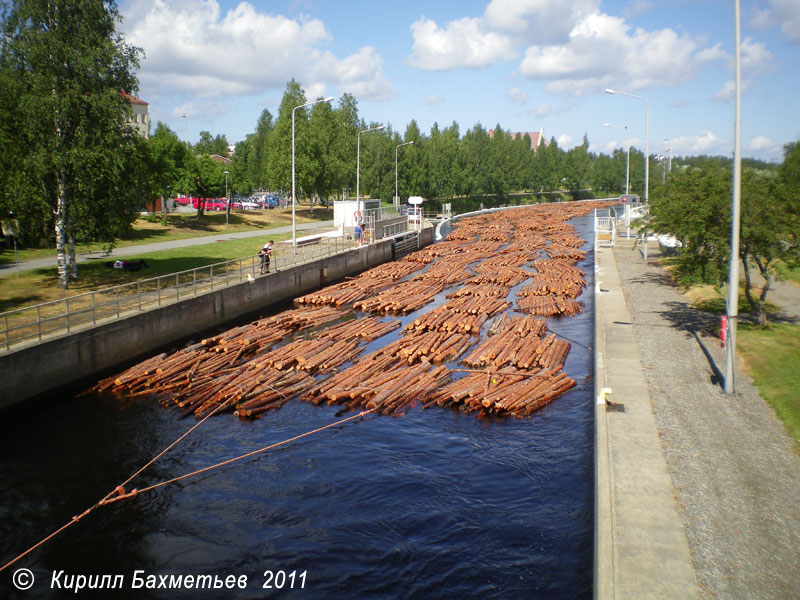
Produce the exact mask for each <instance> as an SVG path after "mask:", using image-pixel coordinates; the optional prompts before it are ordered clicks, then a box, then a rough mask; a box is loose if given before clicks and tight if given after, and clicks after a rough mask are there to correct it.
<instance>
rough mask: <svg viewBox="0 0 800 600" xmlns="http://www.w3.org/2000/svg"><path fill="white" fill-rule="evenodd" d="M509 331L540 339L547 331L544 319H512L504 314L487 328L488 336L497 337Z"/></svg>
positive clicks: (520, 317)
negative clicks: (536, 336)
mask: <svg viewBox="0 0 800 600" xmlns="http://www.w3.org/2000/svg"><path fill="white" fill-rule="evenodd" d="M507 329H511V330H513V331H514V332H515V333H516V334H517V335H520V336H523V337H524V336H528V335H538V336H539V337H542V336H543V335H544V333H545V331H546V330H547V323H546V321H545V320H544V319H537V318H536V317H523V316H518V317H512V316H509V314H508V313H505V314H504V315H503V316H502V317H500V318H499V319H497V320H496V321H495V322H494V323H492V326H491V327H490V328H489V332H488V333H489V335H490V336H491V335H497V334H498V333H502V332H503V331H505V330H507Z"/></svg>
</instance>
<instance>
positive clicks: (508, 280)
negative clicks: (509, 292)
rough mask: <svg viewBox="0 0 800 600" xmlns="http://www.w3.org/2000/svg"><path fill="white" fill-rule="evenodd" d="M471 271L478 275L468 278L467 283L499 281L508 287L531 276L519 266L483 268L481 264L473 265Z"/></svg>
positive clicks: (481, 283)
mask: <svg viewBox="0 0 800 600" xmlns="http://www.w3.org/2000/svg"><path fill="white" fill-rule="evenodd" d="M472 270H473V271H475V272H477V273H478V275H476V276H475V277H473V278H472V279H468V280H467V283H469V284H480V285H483V284H486V283H499V284H502V285H506V286H508V287H514V286H515V285H517V284H520V283H522V282H523V281H525V280H526V279H528V277H530V276H531V273H530V272H529V271H526V270H525V269H522V268H520V267H500V268H496V269H488V268H484V267H483V265H477V266H475V267H473V269H472Z"/></svg>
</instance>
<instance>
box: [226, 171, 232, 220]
mask: <svg viewBox="0 0 800 600" xmlns="http://www.w3.org/2000/svg"><path fill="white" fill-rule="evenodd" d="M228 173H230V171H225V225H226V226H227V225H228V220H229V217H230V214H231V199H230V198H228Z"/></svg>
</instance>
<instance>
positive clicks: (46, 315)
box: [0, 238, 352, 352]
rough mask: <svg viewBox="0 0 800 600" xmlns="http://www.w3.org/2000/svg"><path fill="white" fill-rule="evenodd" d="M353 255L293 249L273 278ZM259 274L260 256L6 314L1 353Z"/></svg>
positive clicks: (335, 243)
mask: <svg viewBox="0 0 800 600" xmlns="http://www.w3.org/2000/svg"><path fill="white" fill-rule="evenodd" d="M323 239H325V238H323ZM350 249H352V246H351V245H350V244H346V243H345V242H344V240H340V239H339V238H328V239H327V243H326V244H324V247H322V245H320V244H314V245H308V246H298V248H297V253H296V254H294V253H293V252H292V251H291V250H290V249H288V248H287V249H280V250H276V251H274V252H273V255H272V261H271V263H272V264H271V265H270V266H271V268H272V272H277V271H278V270H283V269H287V268H289V267H293V266H296V265H300V264H304V263H306V262H311V261H314V260H317V259H319V258H322V257H325V256H333V255H335V254H340V253H342V252H345V251H347V250H350ZM258 268H259V260H258V256H257V255H252V256H246V257H243V258H236V259H233V260H227V261H223V262H219V263H214V264H210V265H205V266H203V267H197V268H194V269H188V270H185V271H178V272H176V273H169V274H167V275H160V276H158V277H152V278H149V279H141V280H138V281H133V282H131V283H124V284H121V285H115V286H111V287H108V288H103V289H100V290H94V291H91V292H84V293H82V294H76V295H74V296H69V297H67V298H63V299H61V300H51V301H50V302H43V303H40V304H35V305H32V306H26V307H23V308H17V309H14V310H10V311H7V312H3V313H0V352H2V351H3V350H5V351H6V352H8V351H10V350H11V348H12V346H15V345H18V344H22V343H25V342H28V343H39V342H42V341H43V340H44V339H45V338H47V337H48V336H52V335H58V334H60V333H65V332H72V331H75V330H76V329H79V328H88V327H93V326H95V325H97V324H98V322H100V321H103V322H106V321H115V320H119V319H122V318H123V317H125V316H127V315H130V314H133V313H137V312H144V311H147V310H150V309H152V308H157V307H159V306H164V305H167V304H174V303H177V302H180V301H182V300H186V299H188V298H194V297H196V296H200V295H203V294H205V293H208V292H211V291H214V290H216V289H220V288H223V287H228V286H232V285H237V284H239V283H241V282H243V281H252V280H254V279H255V278H256V276H257V274H258Z"/></svg>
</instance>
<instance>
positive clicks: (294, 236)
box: [292, 96, 333, 256]
mask: <svg viewBox="0 0 800 600" xmlns="http://www.w3.org/2000/svg"><path fill="white" fill-rule="evenodd" d="M331 100H333V96H328V97H327V98H320V99H319V100H314V101H313V102H306V103H305V104H299V105H297V106H295V107H294V108H293V109H292V254H294V255H295V256H296V255H297V218H296V216H295V212H296V209H295V207H296V205H297V200H296V197H295V176H294V112H295V111H296V110H297V109H298V108H305V107H306V106H312V105H314V104H319V103H320V102H330V101H331Z"/></svg>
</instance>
